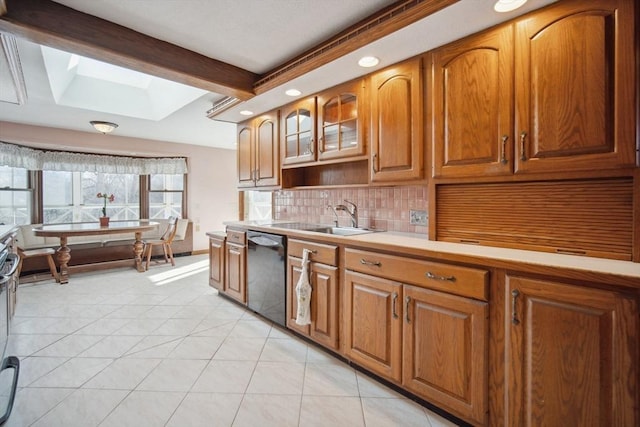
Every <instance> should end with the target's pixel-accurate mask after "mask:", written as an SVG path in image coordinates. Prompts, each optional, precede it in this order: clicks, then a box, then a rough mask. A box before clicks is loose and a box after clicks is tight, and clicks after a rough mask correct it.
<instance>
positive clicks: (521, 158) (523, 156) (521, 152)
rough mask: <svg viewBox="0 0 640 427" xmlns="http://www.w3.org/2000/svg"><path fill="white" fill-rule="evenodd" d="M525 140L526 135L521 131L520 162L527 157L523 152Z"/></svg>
mask: <svg viewBox="0 0 640 427" xmlns="http://www.w3.org/2000/svg"><path fill="white" fill-rule="evenodd" d="M526 139H527V133H526V132H525V131H522V133H521V134H520V160H522V161H525V160H527V155H526V154H525V152H524V150H525V140H526Z"/></svg>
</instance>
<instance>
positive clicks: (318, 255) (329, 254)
mask: <svg viewBox="0 0 640 427" xmlns="http://www.w3.org/2000/svg"><path fill="white" fill-rule="evenodd" d="M303 249H309V250H312V251H314V252H313V253H312V254H311V257H309V259H310V260H311V261H314V262H319V263H321V264H327V265H338V247H337V246H333V245H324V244H322V243H312V242H306V241H304V240H296V239H289V240H288V244H287V254H288V255H291V256H295V257H298V258H302V250H303Z"/></svg>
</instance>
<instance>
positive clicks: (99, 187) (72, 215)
mask: <svg viewBox="0 0 640 427" xmlns="http://www.w3.org/2000/svg"><path fill="white" fill-rule="evenodd" d="M43 189H44V191H43V208H44V209H43V210H44V218H43V220H44V222H46V223H62V222H87V221H89V222H92V221H97V220H98V218H99V217H100V216H102V206H103V203H104V201H103V199H99V198H98V197H96V195H97V194H98V193H107V194H113V195H114V196H115V200H114V201H113V203H107V216H109V217H111V219H113V220H127V219H138V218H140V204H139V201H140V185H139V179H138V175H134V174H110V173H96V172H61V171H43Z"/></svg>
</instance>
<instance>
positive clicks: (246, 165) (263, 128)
mask: <svg viewBox="0 0 640 427" xmlns="http://www.w3.org/2000/svg"><path fill="white" fill-rule="evenodd" d="M278 141H279V139H278V111H273V112H271V113H267V114H263V115H261V116H260V117H257V118H254V119H251V120H247V121H245V122H242V123H239V124H238V187H240V188H247V187H277V186H278V185H279V184H280V157H279V144H278Z"/></svg>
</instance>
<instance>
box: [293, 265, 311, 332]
mask: <svg viewBox="0 0 640 427" xmlns="http://www.w3.org/2000/svg"><path fill="white" fill-rule="evenodd" d="M301 274H302V260H301V259H300V258H296V257H292V256H290V257H288V258H287V327H288V328H290V329H293V330H294V331H298V332H300V333H301V334H303V335H307V336H308V335H309V331H310V327H309V325H298V324H297V323H296V318H297V317H298V298H297V296H296V285H297V284H298V280H300V275H301ZM313 296H314V295H312V301H313Z"/></svg>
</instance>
